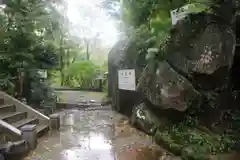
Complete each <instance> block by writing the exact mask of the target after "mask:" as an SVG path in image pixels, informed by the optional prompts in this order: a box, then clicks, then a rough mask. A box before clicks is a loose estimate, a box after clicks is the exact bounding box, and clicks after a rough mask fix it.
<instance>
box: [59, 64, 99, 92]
mask: <svg viewBox="0 0 240 160" xmlns="http://www.w3.org/2000/svg"><path fill="white" fill-rule="evenodd" d="M97 68H99V67H97V66H96V65H95V64H94V63H93V62H92V61H89V60H82V61H78V62H75V63H72V64H70V65H69V67H68V68H66V69H65V70H64V72H65V75H66V77H67V80H66V82H65V85H67V86H70V87H81V88H89V87H90V88H91V87H93V85H94V80H95V79H96V78H97V77H96V75H97V73H98V71H97Z"/></svg>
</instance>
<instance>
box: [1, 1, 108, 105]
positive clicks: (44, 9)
mask: <svg viewBox="0 0 240 160" xmlns="http://www.w3.org/2000/svg"><path fill="white" fill-rule="evenodd" d="M66 7H67V5H66V4H65V2H64V1H54V0H50V1H46V0H8V1H5V4H4V5H2V6H1V10H0V19H1V22H0V32H1V38H0V46H1V47H0V48H1V49H0V50H1V51H0V88H1V90H3V91H6V92H7V93H9V94H11V95H13V96H15V97H17V98H19V99H25V100H26V101H27V103H29V104H34V105H39V104H40V103H42V102H44V103H50V102H52V101H55V100H54V99H56V96H55V94H54V90H53V88H54V87H68V88H81V87H82V88H93V87H95V86H96V85H97V84H96V82H95V81H96V80H95V79H96V78H97V77H98V76H99V75H102V74H103V73H104V72H106V71H107V67H106V62H104V59H103V60H102V63H100V64H99V63H95V61H92V60H91V51H90V49H89V48H90V42H91V40H88V39H81V38H78V36H73V35H72V34H70V28H69V26H70V25H71V24H70V22H69V20H68V18H67V17H66V13H65V11H66ZM97 87H98V86H97Z"/></svg>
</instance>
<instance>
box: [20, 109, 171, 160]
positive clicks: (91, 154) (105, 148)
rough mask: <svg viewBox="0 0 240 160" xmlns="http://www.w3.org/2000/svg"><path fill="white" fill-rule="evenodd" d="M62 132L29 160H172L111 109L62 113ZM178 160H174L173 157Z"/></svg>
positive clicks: (40, 146) (43, 140) (40, 144)
mask: <svg viewBox="0 0 240 160" xmlns="http://www.w3.org/2000/svg"><path fill="white" fill-rule="evenodd" d="M59 113H60V115H61V129H60V131H59V132H56V131H50V132H49V133H48V135H45V136H43V137H42V138H41V139H39V141H38V147H37V148H36V149H35V150H34V151H33V152H32V153H30V154H29V156H28V157H27V158H26V159H25V160H170V159H172V158H164V157H165V155H166V152H165V151H164V150H163V149H161V148H159V146H157V145H155V144H153V142H152V139H151V138H150V137H148V136H147V135H145V134H143V133H142V132H139V131H137V130H136V129H134V128H132V127H131V126H130V125H129V122H128V120H127V119H126V118H124V117H123V116H121V115H120V114H118V113H115V112H114V111H112V110H111V109H104V110H62V111H59ZM173 159H174V158H173Z"/></svg>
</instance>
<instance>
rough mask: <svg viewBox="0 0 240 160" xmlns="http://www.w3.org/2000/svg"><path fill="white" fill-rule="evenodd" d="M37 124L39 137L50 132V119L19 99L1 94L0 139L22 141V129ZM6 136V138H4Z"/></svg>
mask: <svg viewBox="0 0 240 160" xmlns="http://www.w3.org/2000/svg"><path fill="white" fill-rule="evenodd" d="M26 124H36V132H37V136H39V137H40V136H42V135H43V134H44V133H47V132H48V130H49V118H48V117H46V116H45V115H43V114H41V113H40V112H38V111H36V110H34V109H33V108H31V107H30V106H27V105H26V104H23V103H22V102H20V101H18V100H17V99H15V98H13V97H11V96H9V95H7V94H6V93H4V92H0V137H4V136H7V138H6V140H5V141H10V140H12V141H14V140H20V139H21V127H22V126H24V125H26ZM3 135H4V136H3Z"/></svg>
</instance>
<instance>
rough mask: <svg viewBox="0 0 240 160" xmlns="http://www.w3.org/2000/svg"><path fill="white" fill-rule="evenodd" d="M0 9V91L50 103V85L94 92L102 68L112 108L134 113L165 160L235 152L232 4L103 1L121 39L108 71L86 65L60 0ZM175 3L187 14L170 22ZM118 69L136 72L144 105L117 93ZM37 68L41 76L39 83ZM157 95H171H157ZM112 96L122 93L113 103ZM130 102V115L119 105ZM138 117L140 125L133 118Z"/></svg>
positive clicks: (24, 1) (25, 0)
mask: <svg viewBox="0 0 240 160" xmlns="http://www.w3.org/2000/svg"><path fill="white" fill-rule="evenodd" d="M5 3H6V5H5V6H4V7H3V6H2V7H1V10H0V18H1V22H0V35H1V37H0V46H1V47H0V88H1V90H3V91H6V92H7V93H9V94H11V95H13V96H15V97H17V98H19V99H26V101H27V103H29V104H34V105H39V104H41V103H44V104H43V105H46V103H51V102H53V101H55V99H56V96H55V95H54V85H57V86H61V87H83V88H84V87H93V86H94V82H95V79H96V78H97V77H98V75H101V74H103V73H104V72H106V71H107V70H108V69H109V73H110V75H109V81H110V82H111V84H110V85H109V86H110V87H112V88H110V87H108V90H109V96H112V97H113V98H112V104H113V107H114V108H115V109H116V110H117V111H119V112H127V114H130V115H131V114H132V111H133V114H132V115H131V116H132V121H133V122H132V123H133V125H135V124H138V128H140V129H142V130H144V131H145V132H147V133H149V134H150V135H152V136H153V137H154V139H155V140H156V141H157V142H158V143H159V144H160V145H163V144H167V145H166V146H167V147H166V148H169V150H171V152H173V153H174V154H176V155H181V156H183V157H184V156H186V157H187V158H186V159H189V157H190V159H205V158H206V156H208V155H209V154H214V153H225V152H227V151H229V150H237V149H239V142H238V141H239V138H238V133H239V124H240V123H239V119H240V117H239V115H240V111H239V109H238V107H237V106H238V104H240V103H239V89H240V88H239V84H238V83H239V80H240V78H238V74H240V73H239V69H240V66H239V63H240V58H239V57H238V56H237V52H238V49H237V46H238V45H237V44H238V37H239V32H238V31H237V26H238V24H239V11H240V10H239V1H238V0H236V1H232V0H228V1H226V0H131V1H130V0H121V1H119V0H105V1H103V2H102V7H103V8H104V9H105V10H106V11H107V12H108V14H109V16H111V17H113V18H114V19H115V20H116V23H117V27H118V30H119V32H121V36H120V38H119V41H118V42H117V44H116V45H115V46H113V48H112V50H111V51H110V53H109V59H108V66H107V62H104V63H103V64H101V65H99V64H97V63H94V61H92V60H91V58H90V57H91V56H90V55H91V53H90V51H89V50H88V47H89V46H88V44H89V43H88V42H86V40H84V39H77V38H76V37H73V36H72V35H71V34H70V33H69V28H68V27H67V26H68V25H69V22H68V20H67V19H66V17H65V15H64V11H65V10H66V8H65V7H66V5H65V4H64V2H61V1H55V0H7V1H6V2H5ZM184 5H189V7H188V11H187V12H188V13H189V15H188V16H187V17H186V18H184V19H183V20H181V21H179V22H178V23H177V24H176V25H173V24H172V20H171V11H172V10H174V9H179V8H180V7H182V6H184ZM125 44H126V45H125ZM126 46H127V47H126ZM235 47H236V48H235ZM122 50H123V51H122ZM120 52H123V53H125V54H120ZM203 53H204V54H205V53H206V54H207V53H210V54H212V53H214V54H215V55H216V57H210V58H209V55H203ZM122 55H124V56H125V57H121V56H122ZM199 57H200V58H199ZM219 57H220V58H219ZM118 59H120V60H118ZM122 59H123V60H124V61H123V62H122V61H121V60H122ZM196 59H197V60H196ZM198 59H200V60H199V61H198ZM205 63H207V65H205ZM109 66H113V67H112V68H111V67H109ZM126 67H131V68H135V69H136V76H137V82H138V84H137V92H138V93H140V94H141V96H143V97H144V98H141V96H136V95H133V97H135V98H132V95H129V96H127V94H126V93H125V92H119V91H118V90H117V89H116V87H117V83H116V79H114V78H116V76H115V75H114V74H111V73H113V72H114V71H115V73H117V69H121V68H126ZM40 71H47V76H46V77H47V78H43V77H42V74H41V72H40ZM44 73H45V72H44ZM170 85H171V86H170ZM160 87H162V88H160ZM166 90H167V93H169V92H171V94H166V93H165V92H164V93H165V94H163V93H162V92H163V91H166ZM179 90H180V91H179ZM178 92H181V94H179V95H178V94H177V93H178ZM116 95H117V96H119V95H120V96H119V97H121V96H123V95H124V96H123V98H120V100H119V99H118V98H116V97H117V96H116ZM136 97H137V98H136ZM176 97H177V98H176ZM179 97H180V98H179ZM127 98H130V99H127ZM174 98H176V99H174ZM133 99H137V100H136V101H137V103H135V104H137V107H136V108H134V107H135V106H134V107H133V106H132V103H131V104H127V103H130V102H131V100H133ZM119 101H122V102H124V103H122V104H123V105H119ZM139 101H141V102H139ZM230 102H231V103H230ZM179 104H180V105H179ZM230 104H231V105H230ZM32 106H33V105H32ZM162 106H164V107H165V106H166V108H168V109H165V108H164V109H163V108H162ZM124 107H125V108H124ZM169 108H170V109H169ZM139 110H141V111H142V112H141V113H142V114H145V116H146V117H147V119H148V122H145V121H143V120H142V119H140V120H139V119H138V118H139V117H138V115H137V114H134V112H136V113H138V111H139ZM156 110H157V111H156ZM153 111H154V112H153ZM153 113H154V114H153ZM213 115H214V116H213ZM134 116H136V117H134ZM159 119H161V120H159ZM162 119H164V120H162ZM166 119H167V122H166V123H163V122H165V120H166ZM182 148H183V149H182ZM197 153H198V154H197Z"/></svg>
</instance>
